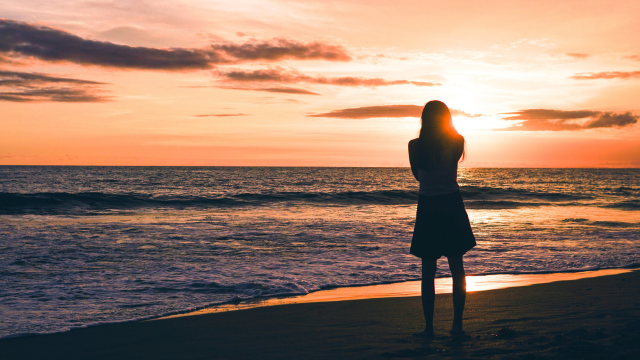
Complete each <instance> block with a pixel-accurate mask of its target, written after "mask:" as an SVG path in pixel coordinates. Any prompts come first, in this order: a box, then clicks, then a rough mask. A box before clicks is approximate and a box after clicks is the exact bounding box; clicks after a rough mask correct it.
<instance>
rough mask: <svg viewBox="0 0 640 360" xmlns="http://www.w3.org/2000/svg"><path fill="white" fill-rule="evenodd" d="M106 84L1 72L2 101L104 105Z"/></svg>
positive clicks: (41, 75)
mask: <svg viewBox="0 0 640 360" xmlns="http://www.w3.org/2000/svg"><path fill="white" fill-rule="evenodd" d="M98 85H104V83H100V82H96V81H88V80H79V79H70V78H62V77H54V76H49V75H44V74H37V73H25V72H17V71H5V70H0V89H5V88H6V89H8V90H7V91H4V90H0V101H14V102H41V101H60V102H100V101H105V100H107V98H105V97H103V96H100V95H99V94H97V90H98V89H97V86H98Z"/></svg>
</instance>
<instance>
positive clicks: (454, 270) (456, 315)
mask: <svg viewBox="0 0 640 360" xmlns="http://www.w3.org/2000/svg"><path fill="white" fill-rule="evenodd" d="M448 260H449V270H451V278H452V279H453V326H452V327H451V333H452V334H462V333H463V331H462V313H463V312H464V303H465V300H466V297H467V282H466V280H465V274H464V264H463V262H462V256H460V257H455V258H448ZM423 281H424V280H423Z"/></svg>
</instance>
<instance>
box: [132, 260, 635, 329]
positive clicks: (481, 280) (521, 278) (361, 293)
mask: <svg viewBox="0 0 640 360" xmlns="http://www.w3.org/2000/svg"><path fill="white" fill-rule="evenodd" d="M634 270H635V269H634V268H614V269H599V270H586V271H570V272H551V273H532V274H489V275H467V277H466V280H467V293H471V292H477V291H487V290H496V289H506V288H512V287H521V286H530V285H536V284H547V283H552V282H557V281H567V280H578V279H586V278H592V277H600V276H608V275H618V274H624V273H629V272H632V271H634ZM421 282H422V281H421V280H408V281H403V282H396V283H389V284H374V285H361V286H345V287H337V288H333V289H324V290H318V291H314V292H310V293H308V294H301V295H283V296H274V297H265V298H253V299H247V300H242V301H239V302H233V303H223V304H218V305H212V306H207V307H205V308H202V309H196V310H193V311H187V312H182V313H178V314H172V315H166V316H160V317H157V318H152V319H146V320H140V321H155V320H163V319H170V318H178V317H184V316H196V315H203V314H212V313H219V312H227V311H239V310H248V309H255V308H260V307H269V306H281V305H292V304H305V303H316V302H334V301H349V300H364V299H383V298H396V297H412V296H420V295H421V293H420V284H421ZM435 291H436V294H450V293H451V277H441V278H436V279H435ZM133 321H136V320H133Z"/></svg>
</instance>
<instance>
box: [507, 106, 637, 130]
mask: <svg viewBox="0 0 640 360" xmlns="http://www.w3.org/2000/svg"><path fill="white" fill-rule="evenodd" d="M504 114H507V115H513V116H508V117H505V118H503V120H524V121H523V122H522V123H520V124H516V125H512V126H510V127H508V128H505V129H502V130H522V131H544V130H550V131H560V130H584V129H596V128H611V127H624V126H629V125H633V124H635V123H637V122H638V119H639V118H640V116H638V115H634V114H632V113H631V112H624V113H614V112H608V111H606V112H605V111H593V110H577V111H575V110H574V111H565V110H553V109H527V110H519V111H515V112H510V113H504Z"/></svg>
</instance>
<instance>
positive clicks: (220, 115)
mask: <svg viewBox="0 0 640 360" xmlns="http://www.w3.org/2000/svg"><path fill="white" fill-rule="evenodd" d="M249 115H251V114H244V113H237V114H202V115H193V116H195V117H209V116H216V117H229V116H249Z"/></svg>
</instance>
